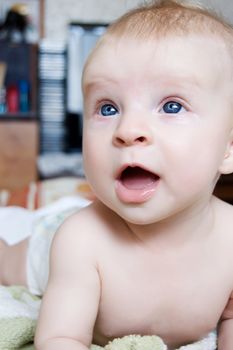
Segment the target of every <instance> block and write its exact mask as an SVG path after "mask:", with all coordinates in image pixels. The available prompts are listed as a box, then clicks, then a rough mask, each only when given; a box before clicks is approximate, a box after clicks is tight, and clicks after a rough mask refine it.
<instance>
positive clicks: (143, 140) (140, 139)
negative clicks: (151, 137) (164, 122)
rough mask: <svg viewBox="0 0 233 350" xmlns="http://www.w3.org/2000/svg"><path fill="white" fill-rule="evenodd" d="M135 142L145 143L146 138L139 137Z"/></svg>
mask: <svg viewBox="0 0 233 350" xmlns="http://www.w3.org/2000/svg"><path fill="white" fill-rule="evenodd" d="M136 141H139V142H145V141H146V138H145V137H144V136H140V137H138V138H137V139H136Z"/></svg>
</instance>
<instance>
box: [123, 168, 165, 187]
mask: <svg viewBox="0 0 233 350" xmlns="http://www.w3.org/2000/svg"><path fill="white" fill-rule="evenodd" d="M158 179H159V176H158V175H156V174H153V173H151V172H150V171H148V170H145V169H142V168H140V167H138V166H136V167H130V166H128V167H127V168H126V169H125V170H123V172H122V173H121V175H120V178H119V180H120V181H121V183H122V184H123V185H124V186H125V187H126V188H128V189H129V190H143V189H145V188H147V187H148V186H151V185H152V184H153V183H155V182H156V181H158Z"/></svg>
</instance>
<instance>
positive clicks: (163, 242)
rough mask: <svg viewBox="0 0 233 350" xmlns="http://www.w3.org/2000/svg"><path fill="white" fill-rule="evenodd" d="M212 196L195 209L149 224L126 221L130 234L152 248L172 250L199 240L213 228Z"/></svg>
mask: <svg viewBox="0 0 233 350" xmlns="http://www.w3.org/2000/svg"><path fill="white" fill-rule="evenodd" d="M214 201H215V199H214V197H213V199H211V201H210V202H209V203H208V204H206V205H203V206H199V207H198V208H196V210H190V211H183V212H181V213H179V214H176V215H173V216H172V217H170V218H168V219H164V220H162V221H160V222H156V223H153V224H149V225H135V224H131V223H127V226H128V228H129V230H130V232H131V234H132V235H134V236H135V238H136V239H139V240H140V241H141V242H142V243H143V242H144V243H145V244H146V245H149V246H150V247H151V248H152V249H153V246H154V247H155V249H158V248H159V249H163V248H164V249H167V248H168V247H171V249H172V250H174V248H175V247H176V246H177V247H181V246H184V245H187V244H188V245H189V244H190V243H191V244H192V243H194V242H195V241H196V242H200V241H201V240H202V239H203V238H204V237H207V236H208V235H209V234H211V232H212V231H213V228H214V222H215V215H214Z"/></svg>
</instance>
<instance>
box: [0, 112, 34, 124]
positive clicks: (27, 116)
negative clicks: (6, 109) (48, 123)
mask: <svg viewBox="0 0 233 350" xmlns="http://www.w3.org/2000/svg"><path fill="white" fill-rule="evenodd" d="M35 119H37V113H36V112H27V113H22V112H17V113H0V122H1V121H11V120H12V121H22V120H23V121H25V120H28V121H30V120H35Z"/></svg>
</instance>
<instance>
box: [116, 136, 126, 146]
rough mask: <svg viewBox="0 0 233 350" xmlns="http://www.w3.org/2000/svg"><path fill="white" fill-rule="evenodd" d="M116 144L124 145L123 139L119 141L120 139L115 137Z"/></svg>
mask: <svg viewBox="0 0 233 350" xmlns="http://www.w3.org/2000/svg"><path fill="white" fill-rule="evenodd" d="M116 143H117V144H118V145H124V144H125V141H124V140H123V139H121V138H120V137H116Z"/></svg>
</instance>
